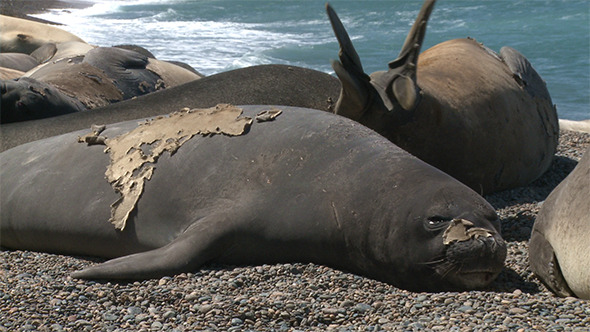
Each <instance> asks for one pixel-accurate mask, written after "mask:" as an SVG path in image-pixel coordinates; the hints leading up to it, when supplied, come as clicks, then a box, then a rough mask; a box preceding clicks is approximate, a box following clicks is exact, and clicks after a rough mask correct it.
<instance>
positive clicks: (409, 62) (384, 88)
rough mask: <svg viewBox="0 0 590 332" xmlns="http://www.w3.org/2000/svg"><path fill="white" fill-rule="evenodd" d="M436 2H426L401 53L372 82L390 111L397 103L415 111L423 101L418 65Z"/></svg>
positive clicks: (433, 0)
mask: <svg viewBox="0 0 590 332" xmlns="http://www.w3.org/2000/svg"><path fill="white" fill-rule="evenodd" d="M435 2H436V0H426V1H425V2H424V4H423V5H422V8H421V9H420V12H419V13H418V16H417V17H416V21H414V25H412V29H411V30H410V32H409V33H408V36H407V37H406V41H405V42H404V45H403V46H402V50H401V52H400V53H399V56H398V57H397V59H395V60H393V61H391V62H390V63H389V70H388V71H387V72H383V73H379V74H378V75H374V76H373V77H372V80H371V84H373V86H374V87H375V89H376V90H377V92H378V93H379V95H381V99H382V100H383V103H384V104H385V106H386V107H387V109H388V110H390V111H393V110H394V109H395V108H396V107H395V106H396V104H398V105H400V106H401V107H402V109H403V110H406V111H413V110H414V108H415V107H416V105H417V104H418V102H419V99H420V98H419V96H420V89H419V87H418V85H417V83H416V70H417V67H416V66H417V63H418V55H419V54H420V48H421V47H422V43H423V41H424V35H425V34H426V24H427V22H428V18H429V17H430V13H431V12H432V9H433V8H434V4H435Z"/></svg>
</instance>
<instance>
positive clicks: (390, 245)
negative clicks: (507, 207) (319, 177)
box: [365, 163, 507, 291]
mask: <svg viewBox="0 0 590 332" xmlns="http://www.w3.org/2000/svg"><path fill="white" fill-rule="evenodd" d="M408 167H411V168H412V171H406V172H404V173H403V175H404V176H403V178H402V177H401V176H400V177H398V178H397V179H395V181H394V182H395V186H391V185H390V187H392V188H391V189H390V193H389V194H387V195H386V196H388V197H389V201H388V202H385V201H383V202H382V203H380V206H379V209H380V210H381V211H382V212H383V211H384V210H387V209H390V210H391V211H392V213H391V214H389V216H386V217H385V218H389V220H385V219H382V221H381V222H379V223H378V224H379V227H381V226H382V227H383V228H382V229H379V231H376V232H375V233H374V236H375V237H373V238H372V239H371V240H372V243H371V246H372V247H373V248H372V250H373V257H374V258H375V259H374V260H373V264H375V265H374V267H375V268H371V269H370V270H372V271H373V272H375V274H374V275H373V277H374V278H376V279H380V280H382V281H385V282H388V283H390V284H392V285H395V286H397V287H400V288H403V289H408V290H412V291H441V290H472V289H479V288H483V287H485V286H487V285H488V284H490V283H491V282H492V281H493V280H494V279H495V278H496V277H497V276H498V274H499V273H500V271H501V270H502V268H503V266H504V260H505V259H506V252H507V250H506V243H505V242H504V240H503V239H502V237H501V233H500V222H499V220H498V216H497V215H496V212H495V211H494V209H493V208H492V206H491V205H490V204H489V203H488V202H487V201H486V200H485V199H484V198H483V197H481V196H479V195H478V194H477V193H475V192H474V191H473V190H471V189H469V188H467V187H466V186H465V185H463V184H461V183H459V182H458V181H456V180H454V179H452V178H451V177H449V176H448V175H446V174H444V173H442V172H440V171H438V170H436V171H434V172H433V168H432V167H430V166H428V165H418V163H416V164H415V165H412V166H408ZM428 169H430V170H428ZM384 187H385V185H384ZM384 187H382V188H383V189H382V190H383V191H385V190H387V189H385V188H384ZM392 225H395V226H392ZM373 227H375V226H373ZM365 270H367V268H366V266H365Z"/></svg>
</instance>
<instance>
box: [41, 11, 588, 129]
mask: <svg viewBox="0 0 590 332" xmlns="http://www.w3.org/2000/svg"><path fill="white" fill-rule="evenodd" d="M92 3H93V5H92V6H90V7H88V8H85V9H72V10H65V11H64V10H58V11H52V12H48V13H44V14H39V15H36V16H38V17H41V18H44V19H48V20H51V21H55V22H59V23H63V24H65V26H64V27H63V28H64V29H65V30H68V31H70V32H72V33H74V34H76V35H78V36H80V37H81V38H83V39H84V40H86V41H87V42H89V43H92V44H96V45H100V46H112V45H117V44H128V43H133V44H137V45H141V46H143V47H145V48H147V49H148V50H150V51H151V52H152V53H154V54H155V55H156V57H158V58H159V59H162V60H177V61H183V62H186V63H188V64H190V65H191V66H193V67H194V68H195V69H197V70H199V71H200V72H202V73H203V74H206V75H211V74H214V73H218V72H222V71H227V70H231V69H236V68H241V67H246V66H252V65H258V64H270V63H281V64H291V65H296V66H301V67H307V68H312V69H316V70H320V71H324V72H327V73H333V71H332V68H331V66H330V60H331V59H336V58H337V57H338V44H337V42H336V39H335V37H334V35H333V33H332V30H331V27H330V24H329V22H328V19H327V16H326V14H325V8H324V6H325V1H323V0H322V1H319V0H304V1H293V0H289V1H287V0H283V1H279V0H273V1H270V0H268V1H248V0H242V1H238V0H123V1H121V0H117V1H115V0H95V1H92ZM331 3H332V5H333V7H334V8H335V9H336V11H337V12H338V14H339V16H340V18H341V19H342V21H343V23H344V25H345V27H346V28H347V30H348V32H349V34H350V36H351V38H352V40H353V43H354V45H355V47H356V49H357V51H358V53H359V56H360V57H361V60H362V62H363V66H364V68H365V71H367V73H371V72H374V71H377V70H385V69H386V68H387V62H389V61H390V60H393V59H394V58H396V56H397V54H398V53H399V49H400V47H401V45H402V44H403V42H404V40H405V37H406V35H407V33H408V30H409V29H410V26H411V25H412V23H413V20H414V18H415V16H416V14H417V13H418V11H419V9H420V6H421V4H422V1H420V0H411V1H410V0H404V1H339V0H334V1H332V2H331ZM468 36H469V37H473V38H475V39H477V40H478V41H480V42H483V43H484V44H485V45H486V46H488V47H490V48H491V49H493V50H495V51H499V50H500V48H501V47H502V46H504V45H507V46H511V47H514V48H516V49H517V50H519V51H520V52H521V53H523V54H524V55H525V56H526V57H527V58H528V59H529V60H530V62H531V63H532V64H533V66H534V67H535V69H536V70H537V71H538V72H539V74H540V75H541V76H542V77H543V79H544V80H545V81H546V82H547V86H548V88H549V92H550V93H551V96H552V99H553V102H554V103H555V104H556V105H557V110H558V115H559V117H560V118H566V119H571V120H581V119H588V118H590V1H588V0H495V1H482V0H439V2H438V3H437V4H436V7H435V9H434V11H433V13H432V15H431V17H430V21H429V23H428V30H427V32H426V40H425V45H424V47H423V48H422V50H426V49H427V48H429V47H431V46H433V45H436V44H438V43H440V42H443V41H445V40H449V39H453V38H463V37H468Z"/></svg>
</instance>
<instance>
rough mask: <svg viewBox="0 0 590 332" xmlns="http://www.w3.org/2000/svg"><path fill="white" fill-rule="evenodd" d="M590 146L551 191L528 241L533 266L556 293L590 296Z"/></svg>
mask: <svg viewBox="0 0 590 332" xmlns="http://www.w3.org/2000/svg"><path fill="white" fill-rule="evenodd" d="M589 234H590V148H588V149H587V150H586V152H585V153H584V156H583V157H582V159H581V160H580V162H579V163H578V165H577V166H576V168H574V170H573V171H572V172H571V173H570V174H569V175H568V176H567V177H566V178H565V179H564V180H563V181H562V182H561V183H560V184H559V185H558V186H557V187H556V188H555V189H554V190H553V191H552V192H551V193H550V194H549V196H548V197H547V199H546V200H545V202H544V203H543V205H542V206H541V209H540V211H539V214H538V215H537V219H536V220H535V224H534V225H533V231H532V233H531V240H530V242H529V261H530V264H531V270H533V272H534V273H535V275H536V276H537V277H538V278H539V279H540V280H541V281H542V282H543V284H545V285H546V286H547V288H549V290H551V291H552V292H554V293H555V294H557V295H559V296H563V297H565V296H576V297H579V298H582V299H590V258H588V253H589V252H590V236H589Z"/></svg>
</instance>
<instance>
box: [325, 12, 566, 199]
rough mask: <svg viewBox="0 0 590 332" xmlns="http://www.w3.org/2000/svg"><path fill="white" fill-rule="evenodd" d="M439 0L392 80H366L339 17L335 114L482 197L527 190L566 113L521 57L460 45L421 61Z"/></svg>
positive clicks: (379, 75) (543, 166)
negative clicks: (559, 114)
mask: <svg viewBox="0 0 590 332" xmlns="http://www.w3.org/2000/svg"><path fill="white" fill-rule="evenodd" d="M434 4H435V1H434V0H427V1H425V2H424V5H423V6H422V9H421V11H420V13H419V14H418V17H417V18H416V21H415V23H414V25H413V26H412V29H411V30H410V33H409V34H408V36H407V38H406V41H405V43H404V45H403V46H402V50H401V52H400V54H399V56H398V58H397V59H395V60H394V61H392V62H390V63H389V64H388V71H387V72H376V73H373V74H371V76H369V75H367V74H365V72H364V70H363V67H362V64H361V62H360V58H359V56H358V54H357V53H356V50H355V49H354V47H353V45H352V42H351V40H350V38H349V36H348V34H347V32H346V30H345V29H344V27H343V25H342V23H341V22H340V20H339V18H338V16H337V15H336V13H335V12H334V10H333V9H332V8H331V7H329V6H328V16H329V18H330V21H331V23H332V26H333V28H334V32H335V34H336V37H337V39H338V42H339V43H340V47H341V49H340V53H339V57H340V61H334V62H333V63H332V64H333V67H334V70H335V71H336V74H337V75H338V77H339V78H340V80H341V81H342V93H341V96H340V98H339V100H338V102H337V105H336V108H335V113H336V114H340V115H343V116H346V117H348V118H351V119H353V120H356V121H359V122H360V123H362V124H364V125H366V126H368V127H369V128H372V129H374V130H375V131H377V132H379V133H380V134H382V135H383V136H385V137H387V138H388V139H390V140H391V141H392V142H394V143H395V144H397V145H398V146H400V147H401V148H403V149H404V150H406V151H408V152H410V153H412V154H413V155H415V156H417V157H418V158H420V159H422V160H424V161H426V162H427V163H429V164H431V165H433V166H435V167H437V168H439V169H441V170H443V171H445V172H447V173H448V174H450V175H452V176H453V177H455V178H457V179H458V180H460V181H461V182H463V183H465V184H466V185H468V186H469V187H471V188H472V189H474V190H475V191H477V192H479V193H481V194H489V193H492V192H496V191H501V190H505V189H509V188H514V187H519V186H523V185H526V184H528V183H530V182H532V181H533V180H535V179H536V178H538V177H539V176H541V175H542V174H543V173H544V172H545V171H546V170H547V169H548V168H549V166H550V164H551V161H552V160H553V155H554V154H555V151H556V148H557V139H558V135H559V127H558V123H557V112H556V110H555V107H554V105H553V103H552V101H551V97H550V95H549V92H548V91H547V87H546V86H545V82H544V81H543V80H542V79H541V77H540V76H539V75H538V74H537V72H536V71H535V70H534V68H533V67H532V65H531V64H530V62H529V61H528V60H527V59H526V58H525V57H524V56H523V55H522V54H520V53H519V52H518V51H516V50H514V49H512V48H509V47H503V48H502V49H501V50H500V54H499V55H498V54H496V53H495V52H493V51H492V50H490V49H488V48H486V47H485V46H483V45H481V44H479V43H478V42H476V41H475V40H473V39H454V40H450V41H446V42H443V43H441V44H438V45H435V46H433V47H432V48H430V49H428V50H426V51H425V52H424V53H422V54H420V56H419V57H418V54H419V52H420V48H421V45H422V42H423V39H424V35H425V33H426V23H427V21H428V18H429V16H430V13H431V12H432V9H433V7H434Z"/></svg>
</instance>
